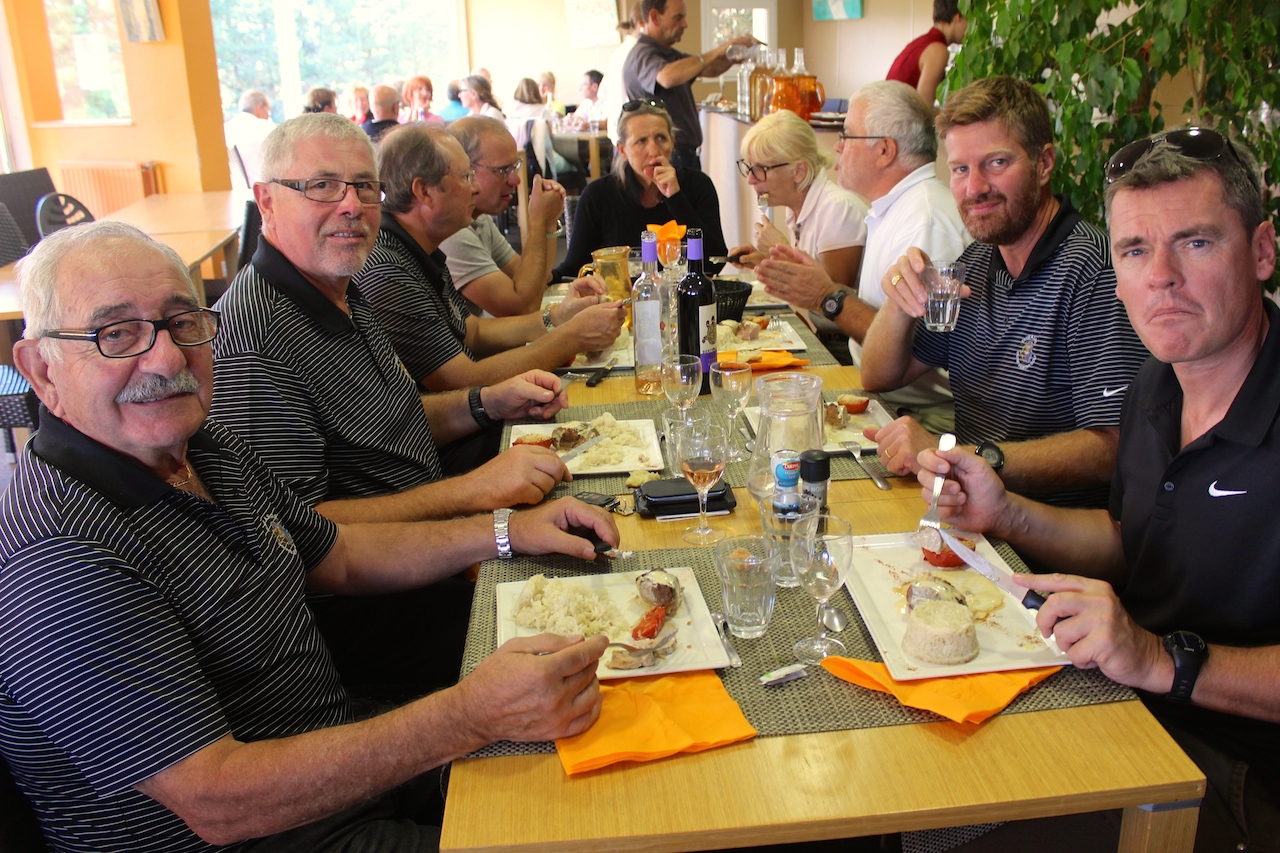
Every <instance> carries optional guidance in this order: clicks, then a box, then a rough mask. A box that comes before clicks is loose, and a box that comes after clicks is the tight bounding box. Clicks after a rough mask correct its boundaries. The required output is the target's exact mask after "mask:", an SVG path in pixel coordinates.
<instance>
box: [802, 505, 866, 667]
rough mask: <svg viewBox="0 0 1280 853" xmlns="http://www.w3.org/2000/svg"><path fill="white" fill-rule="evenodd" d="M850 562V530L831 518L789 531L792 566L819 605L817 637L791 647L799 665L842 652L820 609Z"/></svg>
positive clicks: (807, 521) (816, 518)
mask: <svg viewBox="0 0 1280 853" xmlns="http://www.w3.org/2000/svg"><path fill="white" fill-rule="evenodd" d="M852 558H853V529H852V528H851V527H850V526H849V523H848V522H846V521H844V520H843V519H840V518H836V517H835V516H834V515H815V516H813V517H811V518H803V519H801V520H800V521H798V522H797V523H796V525H795V527H794V528H793V529H792V531H791V566H792V568H793V569H794V570H795V573H796V577H797V578H799V579H800V584H801V586H803V587H804V588H805V590H806V591H807V592H808V593H809V595H811V596H813V598H814V600H815V601H817V602H818V607H817V616H818V635H817V636H816V637H806V638H805V639H803V640H798V641H797V642H796V644H795V645H794V646H793V647H792V651H794V652H795V655H796V660H798V661H800V662H801V663H808V664H814V663H818V662H820V661H821V660H822V659H823V658H825V657H829V656H830V655H835V654H840V653H842V652H843V651H844V643H842V642H840V641H839V640H837V639H835V638H833V637H828V636H827V629H826V625H825V624H823V621H822V609H823V608H824V607H826V604H827V600H828V599H830V598H831V596H832V595H834V594H835V592H836V590H838V589H839V588H840V585H841V584H842V583H844V579H845V576H846V575H847V574H848V572H849V562H850V560H852Z"/></svg>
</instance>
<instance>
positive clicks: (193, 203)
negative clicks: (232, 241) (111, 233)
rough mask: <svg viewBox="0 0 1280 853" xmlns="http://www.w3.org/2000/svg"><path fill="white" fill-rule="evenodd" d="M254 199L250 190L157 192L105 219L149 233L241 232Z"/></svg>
mask: <svg viewBox="0 0 1280 853" xmlns="http://www.w3.org/2000/svg"><path fill="white" fill-rule="evenodd" d="M252 198H253V193H252V192H250V191H249V190H247V189H239V190H220V191H217V192H207V193H157V194H155V195H149V196H147V197H146V198H144V199H142V201H138V202H134V203H133V204H131V205H129V206H128V207H122V208H121V209H120V210H117V211H116V212H115V213H112V214H111V215H110V216H107V217H104V218H105V219H114V220H115V221H117V222H128V223H129V224H130V225H133V226H136V227H137V228H139V229H141V230H142V231H144V232H146V233H147V234H172V233H174V232H178V231H209V230H222V229H227V228H234V229H239V227H240V226H241V224H242V223H243V222H244V205H245V202H246V201H249V200H250V199H252Z"/></svg>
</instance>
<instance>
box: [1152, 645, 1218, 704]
mask: <svg viewBox="0 0 1280 853" xmlns="http://www.w3.org/2000/svg"><path fill="white" fill-rule="evenodd" d="M1161 639H1162V642H1163V643H1164V650H1165V651H1166V652H1168V653H1169V656H1170V657H1172V658H1173V687H1172V688H1170V690H1169V692H1168V693H1166V694H1165V697H1164V698H1166V699H1168V700H1169V701H1170V702H1178V703H1185V702H1190V701H1191V694H1192V692H1194V691H1195V689H1196V679H1197V678H1198V677H1199V676H1200V668H1201V667H1203V666H1204V662H1205V661H1206V660H1208V659H1209V646H1208V645H1207V644H1206V643H1205V641H1204V640H1203V639H1201V638H1200V635H1199V634H1193V633H1192V632H1190V631H1172V632H1170V633H1168V634H1165V635H1164V637H1163V638H1161Z"/></svg>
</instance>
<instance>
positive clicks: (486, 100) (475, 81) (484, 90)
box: [458, 74, 506, 121]
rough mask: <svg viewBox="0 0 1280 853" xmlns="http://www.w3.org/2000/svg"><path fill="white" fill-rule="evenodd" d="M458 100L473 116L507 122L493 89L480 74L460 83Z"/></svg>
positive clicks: (464, 79)
mask: <svg viewBox="0 0 1280 853" xmlns="http://www.w3.org/2000/svg"><path fill="white" fill-rule="evenodd" d="M458 98H459V100H461V101H462V105H463V106H464V107H466V108H467V110H468V111H469V112H470V114H471V115H473V116H488V117H489V118H496V119H498V120H499V121H504V120H506V116H505V115H503V114H502V109H501V108H500V107H499V106H498V99H497V98H495V97H494V96H493V87H492V86H490V85H489V81H488V80H486V79H485V78H484V77H481V76H480V75H479V74H471V75H468V76H466V77H463V78H462V79H461V80H460V81H458Z"/></svg>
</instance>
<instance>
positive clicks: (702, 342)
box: [698, 302, 716, 376]
mask: <svg viewBox="0 0 1280 853" xmlns="http://www.w3.org/2000/svg"><path fill="white" fill-rule="evenodd" d="M698 329H699V332H700V336H699V338H698V344H699V354H700V355H701V356H702V374H703V375H704V376H710V375H711V365H713V364H715V363H716V304H715V303H714V302H712V303H711V304H710V305H699V306H698Z"/></svg>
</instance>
